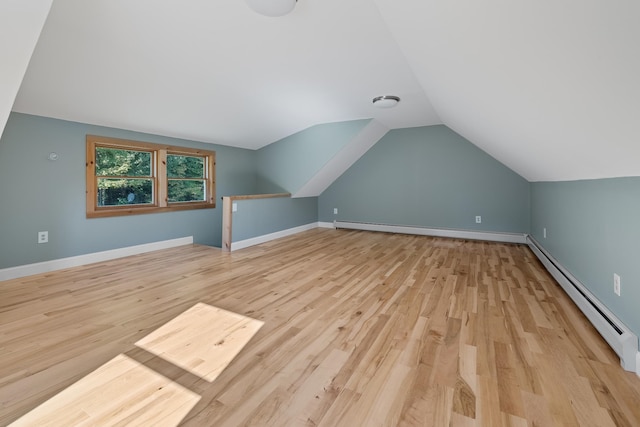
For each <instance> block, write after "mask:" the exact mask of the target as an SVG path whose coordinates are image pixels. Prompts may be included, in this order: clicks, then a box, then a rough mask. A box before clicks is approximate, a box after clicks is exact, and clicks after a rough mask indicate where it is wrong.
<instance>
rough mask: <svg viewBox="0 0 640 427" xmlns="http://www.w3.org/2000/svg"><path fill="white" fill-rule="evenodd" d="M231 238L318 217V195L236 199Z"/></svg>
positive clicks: (236, 238)
mask: <svg viewBox="0 0 640 427" xmlns="http://www.w3.org/2000/svg"><path fill="white" fill-rule="evenodd" d="M234 203H237V207H238V211H237V212H235V213H234V214H233V221H232V227H233V228H232V234H231V239H232V242H238V241H240V240H245V239H249V238H252V237H258V236H263V235H265V234H270V233H275V232H276V231H282V230H287V229H290V228H294V227H298V226H300V225H307V224H311V223H314V222H317V221H318V198H317V197H304V198H298V199H292V198H290V197H277V198H272V199H249V200H236V201H234Z"/></svg>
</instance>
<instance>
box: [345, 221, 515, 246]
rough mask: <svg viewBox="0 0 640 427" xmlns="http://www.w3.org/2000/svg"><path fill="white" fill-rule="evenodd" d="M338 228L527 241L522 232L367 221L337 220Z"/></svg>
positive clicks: (457, 237)
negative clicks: (413, 225)
mask: <svg viewBox="0 0 640 427" xmlns="http://www.w3.org/2000/svg"><path fill="white" fill-rule="evenodd" d="M335 227H336V228H346V229H352V230H364V231H382V232H385V233H400V234H417V235H420V236H432V237H450V238H454V239H468V240H486V241H490V242H503V243H521V244H525V243H526V242H527V235H526V234H524V233H523V234H520V233H500V232H487V231H471V230H456V229H447V228H425V227H411V226H405V225H389V224H373V223H366V222H350V221H336V222H335Z"/></svg>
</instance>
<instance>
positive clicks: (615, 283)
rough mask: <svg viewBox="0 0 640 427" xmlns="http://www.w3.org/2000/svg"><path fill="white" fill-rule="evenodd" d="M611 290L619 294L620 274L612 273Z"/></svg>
mask: <svg viewBox="0 0 640 427" xmlns="http://www.w3.org/2000/svg"><path fill="white" fill-rule="evenodd" d="M613 292H614V293H615V294H616V295H618V296H620V276H618V275H617V274H616V273H613Z"/></svg>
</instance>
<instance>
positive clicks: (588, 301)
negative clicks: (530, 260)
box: [527, 236, 638, 372]
mask: <svg viewBox="0 0 640 427" xmlns="http://www.w3.org/2000/svg"><path fill="white" fill-rule="evenodd" d="M527 244H528V245H529V248H530V249H531V250H532V251H533V253H534V254H535V255H536V256H537V257H538V259H539V260H540V262H542V264H543V265H544V266H545V268H546V269H547V270H548V271H549V273H550V274H551V275H552V276H553V278H554V279H556V281H557V282H558V284H559V285H560V286H561V287H562V289H564V291H565V292H566V293H567V294H568V295H569V297H571V299H572V300H573V302H574V303H575V304H576V305H577V306H578V308H580V310H581V311H582V313H584V315H585V316H587V319H589V321H590V322H591V323H592V324H593V326H594V327H595V328H596V330H597V331H598V332H599V333H600V335H602V337H603V338H604V339H605V341H606V342H607V343H608V344H609V345H610V346H611V348H612V349H613V351H615V352H616V354H617V355H618V357H620V365H622V368H623V369H624V370H626V371H632V372H636V353H637V352H638V337H637V336H636V335H635V334H634V333H633V332H631V331H630V330H629V328H627V327H626V326H625V325H624V323H622V322H621V321H620V320H619V319H618V318H617V317H616V316H615V315H614V314H613V313H611V312H610V311H609V310H608V309H607V308H606V307H605V306H604V305H603V304H602V303H601V302H600V301H599V300H598V299H597V298H596V297H595V296H594V295H593V294H592V293H591V292H589V290H587V288H586V287H585V286H584V285H583V284H582V283H580V281H579V280H578V279H576V278H575V277H573V276H572V275H571V273H569V272H568V271H567V270H565V269H564V267H562V265H560V263H559V262H558V261H557V260H556V259H554V258H553V257H552V256H551V255H550V254H549V253H548V252H547V251H546V250H545V249H544V248H543V247H542V246H541V245H540V244H539V243H538V242H537V241H536V240H535V239H534V238H533V237H531V236H527Z"/></svg>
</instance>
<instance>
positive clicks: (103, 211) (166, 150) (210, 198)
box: [86, 135, 216, 218]
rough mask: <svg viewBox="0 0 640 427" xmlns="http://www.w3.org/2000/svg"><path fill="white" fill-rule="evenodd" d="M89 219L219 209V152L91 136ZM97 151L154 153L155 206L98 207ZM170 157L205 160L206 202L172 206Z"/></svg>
mask: <svg viewBox="0 0 640 427" xmlns="http://www.w3.org/2000/svg"><path fill="white" fill-rule="evenodd" d="M86 141H87V142H86V146H87V158H86V159H87V160H86V182H87V191H86V193H87V195H86V197H87V218H102V217H110V216H124V215H138V214H148V213H158V212H172V211H181V210H191V209H213V208H215V207H216V178H215V177H216V169H215V168H216V152H215V151H210V150H199V149H195V148H188V147H178V146H173V145H162V144H154V143H151V142H142V141H131V140H127V139H117V138H107V137H103V136H96V135H87V139H86ZM96 147H106V148H115V149H120V150H134V151H147V152H150V153H151V162H152V165H151V180H152V182H153V203H151V204H140V205H122V206H98V197H97V189H98V177H97V176H96ZM167 154H175V155H184V156H193V157H203V158H204V159H205V160H204V163H205V171H204V174H205V176H204V180H205V200H204V201H189V202H171V203H169V201H168V195H167V191H168V190H167V184H168V179H167Z"/></svg>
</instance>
